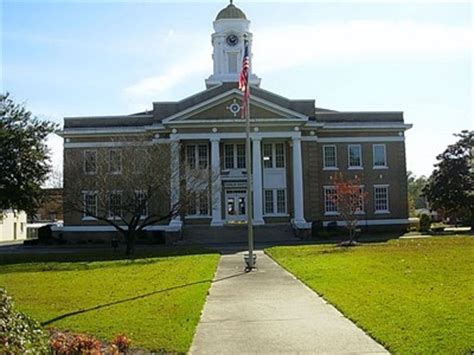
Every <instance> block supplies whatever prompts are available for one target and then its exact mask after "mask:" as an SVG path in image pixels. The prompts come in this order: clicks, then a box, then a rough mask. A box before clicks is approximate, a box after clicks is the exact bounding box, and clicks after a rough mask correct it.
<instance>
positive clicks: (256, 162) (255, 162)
mask: <svg viewBox="0 0 474 355" xmlns="http://www.w3.org/2000/svg"><path fill="white" fill-rule="evenodd" d="M261 144H262V138H260V137H254V138H252V148H253V157H252V166H253V172H252V177H253V181H252V182H253V216H254V218H253V224H254V225H259V224H265V222H264V220H263V214H262V148H261ZM249 165H250V164H249ZM249 168H250V167H249Z"/></svg>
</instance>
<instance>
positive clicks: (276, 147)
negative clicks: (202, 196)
mask: <svg viewBox="0 0 474 355" xmlns="http://www.w3.org/2000/svg"><path fill="white" fill-rule="evenodd" d="M207 129H208V130H209V131H210V132H211V133H179V131H178V130H177V129H175V130H174V132H175V133H172V134H171V135H170V142H171V147H172V152H173V153H172V160H173V161H174V162H173V164H175V166H177V165H176V164H178V165H181V166H182V168H181V170H183V169H188V168H189V166H188V167H186V164H187V162H188V161H190V159H189V158H188V157H187V156H186V154H188V153H189V152H194V149H189V148H185V147H188V146H193V145H195V144H196V142H199V143H198V145H199V147H200V149H201V152H200V154H201V155H202V156H203V157H204V156H206V157H210V161H209V163H208V164H205V163H202V166H205V167H206V169H208V170H209V174H208V175H207V174H206V175H204V176H211V179H210V180H209V189H208V190H207V191H208V194H209V200H208V201H209V210H208V213H207V214H204V215H202V216H201V217H202V218H203V219H210V225H211V226H222V225H224V224H225V223H235V222H243V221H245V220H246V213H247V211H246V206H245V203H246V192H247V188H246V181H247V168H248V166H251V169H252V202H253V223H254V224H255V225H262V224H265V219H267V220H269V219H271V218H272V217H281V218H287V219H288V220H290V218H292V219H293V222H294V223H295V224H298V225H300V226H301V225H302V224H306V220H305V218H304V213H303V203H304V201H303V193H302V191H303V186H302V183H303V181H302V178H301V177H302V163H301V132H299V130H297V129H296V130H295V129H294V128H293V130H291V131H290V130H287V131H279V132H274V131H260V129H259V128H258V127H257V126H255V127H253V129H252V130H253V132H252V133H251V135H250V138H251V142H252V151H251V155H252V161H251V163H250V164H247V162H246V161H245V146H244V139H245V134H244V132H235V131H234V132H225V131H224V132H218V131H217V128H215V127H208V128H207ZM178 147H179V148H178ZM262 147H264V148H262ZM176 149H178V150H176ZM206 149H207V151H206ZM183 151H184V154H183V153H182V152H183ZM187 152H188V153H187ZM190 154H191V153H190ZM192 154H194V153H192ZM203 159H204V158H203ZM180 160H181V161H180ZM191 161H192V160H191ZM203 161H204V160H203ZM203 161H202V162H203ZM290 161H292V164H291V169H290V164H289V162H290ZM196 166H197V165H193V167H196ZM179 181H180V177H179V176H178V174H174V175H173V177H172V179H171V186H170V188H171V191H174V194H173V195H172V196H174V199H172V202H171V203H172V204H173V203H176V201H178V200H179V195H178V194H179V189H180V186H179ZM289 194H292V196H293V198H292V201H293V205H292V206H289V204H288V201H289V199H288V196H289ZM197 218H198V216H190V215H189V216H186V217H185V219H188V220H189V221H191V222H192V220H193V219H197ZM181 222H182V221H181V220H180V219H179V217H176V218H175V219H174V220H173V221H172V222H171V223H174V224H177V223H181Z"/></svg>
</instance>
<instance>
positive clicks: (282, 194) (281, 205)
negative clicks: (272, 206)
mask: <svg viewBox="0 0 474 355" xmlns="http://www.w3.org/2000/svg"><path fill="white" fill-rule="evenodd" d="M277 213H286V191H285V190H277Z"/></svg>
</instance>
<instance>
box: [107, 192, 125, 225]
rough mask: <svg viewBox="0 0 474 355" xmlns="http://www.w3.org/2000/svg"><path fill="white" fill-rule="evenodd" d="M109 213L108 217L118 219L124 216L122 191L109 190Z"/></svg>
mask: <svg viewBox="0 0 474 355" xmlns="http://www.w3.org/2000/svg"><path fill="white" fill-rule="evenodd" d="M107 202H108V208H107V215H108V218H111V219H118V218H120V217H122V192H121V191H112V192H109V199H108V201H107Z"/></svg>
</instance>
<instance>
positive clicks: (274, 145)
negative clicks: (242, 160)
mask: <svg viewBox="0 0 474 355" xmlns="http://www.w3.org/2000/svg"><path fill="white" fill-rule="evenodd" d="M266 144H268V145H271V147H272V156H271V162H272V166H271V168H266V167H265V162H262V168H263V169H286V149H285V142H263V145H266ZM277 144H282V145H283V167H279V168H277V166H276V145H277ZM264 154H265V149H264V147H262V159H263V157H264ZM281 190H283V189H281Z"/></svg>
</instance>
